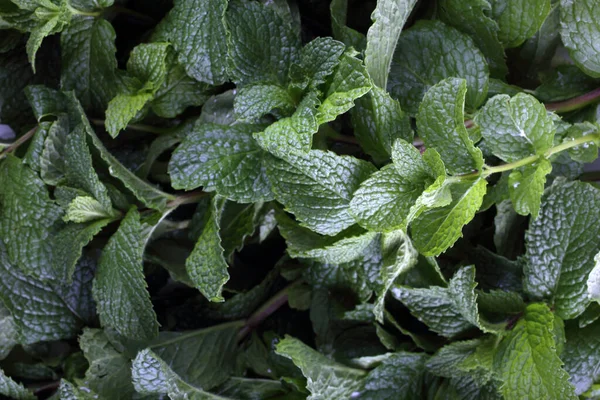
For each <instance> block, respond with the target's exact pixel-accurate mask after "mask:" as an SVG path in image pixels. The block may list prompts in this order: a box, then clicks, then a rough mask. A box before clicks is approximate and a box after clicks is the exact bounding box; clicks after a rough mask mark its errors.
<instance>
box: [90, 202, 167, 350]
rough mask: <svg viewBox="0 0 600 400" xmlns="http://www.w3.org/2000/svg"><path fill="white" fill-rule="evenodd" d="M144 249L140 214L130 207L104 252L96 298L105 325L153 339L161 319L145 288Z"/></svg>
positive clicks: (101, 319)
mask: <svg viewBox="0 0 600 400" xmlns="http://www.w3.org/2000/svg"><path fill="white" fill-rule="evenodd" d="M143 252H144V239H143V235H142V225H141V223H140V216H139V213H138V212H137V211H136V210H135V209H131V210H130V211H129V212H128V213H127V215H126V216H125V218H124V219H123V221H122V222H121V225H120V227H119V230H118V231H117V232H116V233H115V234H114V235H113V236H112V237H111V238H110V239H109V241H108V244H107V245H106V247H105V248H104V251H103V252H102V257H101V258H100V263H99V265H98V271H97V272H96V279H95V280H94V298H95V299H96V302H97V303H98V314H99V315H100V321H101V322H102V324H103V325H104V326H109V327H111V328H113V329H115V330H116V331H117V332H119V333H120V334H121V335H123V336H125V337H128V338H131V339H138V340H151V339H153V338H154V337H155V336H156V335H157V334H158V322H157V321H156V314H155V313H154V310H153V308H152V303H151V302H150V295H149V294H148V291H147V290H146V281H145V280H144V271H143V265H142V262H143V260H142V256H143Z"/></svg>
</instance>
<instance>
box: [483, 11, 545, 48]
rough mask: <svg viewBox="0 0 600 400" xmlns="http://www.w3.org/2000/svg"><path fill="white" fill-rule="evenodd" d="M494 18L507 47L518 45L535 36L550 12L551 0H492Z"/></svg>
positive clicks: (500, 36)
mask: <svg viewBox="0 0 600 400" xmlns="http://www.w3.org/2000/svg"><path fill="white" fill-rule="evenodd" d="M490 4H491V5H492V10H491V11H492V12H491V15H492V18H494V19H495V20H496V21H497V22H498V27H499V28H500V30H499V31H498V38H499V39H500V41H501V42H502V44H504V46H505V47H507V48H510V47H517V46H519V45H521V44H522V43H523V42H524V41H525V40H526V39H528V38H530V37H531V36H533V35H534V34H535V33H536V32H537V31H538V30H539V29H540V27H541V26H542V24H543V23H544V21H545V20H546V17H547V16H548V13H549V12H550V0H491V1H490Z"/></svg>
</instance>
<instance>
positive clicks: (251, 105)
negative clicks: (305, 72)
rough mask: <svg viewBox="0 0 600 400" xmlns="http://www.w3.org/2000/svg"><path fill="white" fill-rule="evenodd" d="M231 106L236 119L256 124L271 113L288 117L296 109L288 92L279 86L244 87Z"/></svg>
mask: <svg viewBox="0 0 600 400" xmlns="http://www.w3.org/2000/svg"><path fill="white" fill-rule="evenodd" d="M233 104H234V108H235V114H236V117H237V119H238V120H239V121H246V122H258V121H259V120H260V118H261V117H263V116H264V115H266V114H269V113H272V112H274V113H275V115H279V114H281V115H290V114H291V113H292V112H293V111H294V109H295V108H296V107H295V105H296V104H295V101H294V99H293V98H292V96H291V94H290V93H289V91H288V90H287V89H285V88H283V87H281V86H279V85H251V86H246V87H244V88H242V89H240V91H239V92H238V94H237V95H236V96H235V100H234V103H233Z"/></svg>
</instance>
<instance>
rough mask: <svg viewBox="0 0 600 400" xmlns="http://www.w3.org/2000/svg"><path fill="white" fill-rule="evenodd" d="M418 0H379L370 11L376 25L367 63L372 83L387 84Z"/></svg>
mask: <svg viewBox="0 0 600 400" xmlns="http://www.w3.org/2000/svg"><path fill="white" fill-rule="evenodd" d="M415 4H416V0H385V1H378V2H377V6H376V7H375V11H373V14H372V15H371V19H372V20H373V25H371V27H370V28H369V32H368V33H367V48H366V50H365V65H366V66H367V71H368V72H369V75H370V76H371V79H373V83H374V84H375V85H377V86H379V87H380V88H384V89H385V88H386V87H387V78H388V74H389V72H390V66H391V64H392V56H393V55H394V50H395V49H396V43H397V42H398V38H399V37H400V32H402V28H403V27H404V24H405V23H406V20H407V19H408V16H409V15H410V12H411V11H412V9H413V7H414V6H415Z"/></svg>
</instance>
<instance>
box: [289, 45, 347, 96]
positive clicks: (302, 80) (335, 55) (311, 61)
mask: <svg viewBox="0 0 600 400" xmlns="http://www.w3.org/2000/svg"><path fill="white" fill-rule="evenodd" d="M344 50H345V46H344V44H343V43H341V42H338V41H337V40H333V39H332V38H329V37H319V38H316V39H314V40H312V41H310V42H309V43H307V44H306V45H305V46H304V47H303V48H302V50H300V57H299V60H298V62H296V63H294V64H292V65H291V67H290V79H291V81H292V82H291V85H292V87H298V88H301V89H306V87H308V88H310V89H316V88H318V87H319V86H320V85H321V84H323V83H325V81H326V80H327V77H328V76H330V75H331V74H332V73H333V71H334V69H335V67H337V65H338V64H339V62H340V57H341V56H342V54H344Z"/></svg>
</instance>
